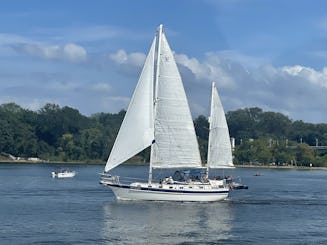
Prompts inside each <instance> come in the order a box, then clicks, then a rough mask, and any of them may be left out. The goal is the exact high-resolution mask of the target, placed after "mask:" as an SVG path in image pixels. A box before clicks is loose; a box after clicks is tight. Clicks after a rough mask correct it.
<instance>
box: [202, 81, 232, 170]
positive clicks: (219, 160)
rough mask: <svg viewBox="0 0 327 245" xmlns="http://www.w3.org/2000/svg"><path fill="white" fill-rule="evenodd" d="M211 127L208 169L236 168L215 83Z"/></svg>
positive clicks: (212, 97) (210, 119) (212, 96)
mask: <svg viewBox="0 0 327 245" xmlns="http://www.w3.org/2000/svg"><path fill="white" fill-rule="evenodd" d="M209 125H210V126H209V142H208V161H207V164H208V167H209V168H234V164H233V157H232V147H231V142H230V137H229V131H228V126H227V121H226V117H225V112H224V108H223V105H222V103H221V101H220V98H219V94H218V91H217V88H216V85H215V83H212V92H211V112H210V118H209Z"/></svg>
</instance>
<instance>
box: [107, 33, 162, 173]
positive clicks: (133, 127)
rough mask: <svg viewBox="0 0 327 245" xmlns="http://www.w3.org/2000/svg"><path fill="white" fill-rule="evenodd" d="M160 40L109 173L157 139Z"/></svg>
mask: <svg viewBox="0 0 327 245" xmlns="http://www.w3.org/2000/svg"><path fill="white" fill-rule="evenodd" d="M155 44H156V37H155V39H154V40H153V42H152V46H151V49H150V51H149V54H148V56H147V58H146V61H145V64H144V67H143V70H142V73H141V76H140V78H139V81H138V83H137V85H136V89H135V91H134V94H133V96H132V98H131V101H130V104H129V106H128V109H127V112H126V115H125V118H124V120H123V123H122V125H121V127H120V129H119V132H118V135H117V138H116V141H115V143H114V146H113V148H112V150H111V152H110V156H109V158H108V161H107V164H106V167H105V171H109V170H110V169H112V168H114V167H116V166H118V165H119V164H121V163H123V162H124V161H126V160H128V159H129V158H131V157H132V156H134V155H136V154H137V153H139V152H140V151H142V150H144V149H145V148H146V147H148V146H150V145H151V143H152V141H153V139H154V132H153V131H154V128H153V79H154V77H153V76H154V55H155Z"/></svg>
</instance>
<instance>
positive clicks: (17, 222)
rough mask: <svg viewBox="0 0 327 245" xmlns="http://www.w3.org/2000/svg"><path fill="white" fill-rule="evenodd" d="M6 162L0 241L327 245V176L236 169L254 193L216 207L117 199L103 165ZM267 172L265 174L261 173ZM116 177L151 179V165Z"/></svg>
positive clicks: (0, 169) (236, 194)
mask: <svg viewBox="0 0 327 245" xmlns="http://www.w3.org/2000/svg"><path fill="white" fill-rule="evenodd" d="M59 167H60V165H49V164H34V165H29V164H0V195H1V197H0V244H327V185H326V176H327V171H320V170H285V169H283V170H276V169H260V170H256V169H235V170H228V172H227V171H226V172H225V173H224V174H229V175H233V176H241V177H242V182H243V183H245V184H247V185H249V189H248V190H237V191H236V190H235V191H232V192H231V194H230V198H229V200H227V201H224V202H216V203H169V202H117V201H116V200H115V198H114V196H113V193H112V192H111V191H110V190H109V189H107V188H105V187H103V186H101V185H99V184H98V177H99V176H98V173H100V172H102V171H103V166H97V165H71V166H69V168H70V169H72V170H76V171H77V172H78V174H77V175H76V176H75V178H72V179H53V178H51V176H50V173H51V171H54V170H58V169H59ZM256 171H260V174H261V176H258V177H256V176H254V174H255V173H256ZM116 172H117V173H126V175H133V176H136V177H144V176H145V173H146V172H147V167H143V166H141V167H135V166H122V167H119V168H117V170H116Z"/></svg>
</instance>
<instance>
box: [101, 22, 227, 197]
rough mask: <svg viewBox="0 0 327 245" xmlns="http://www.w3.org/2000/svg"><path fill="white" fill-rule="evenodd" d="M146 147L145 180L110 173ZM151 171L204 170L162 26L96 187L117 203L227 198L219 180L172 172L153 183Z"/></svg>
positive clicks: (185, 99) (185, 100) (184, 97)
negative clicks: (100, 186)
mask: <svg viewBox="0 0 327 245" xmlns="http://www.w3.org/2000/svg"><path fill="white" fill-rule="evenodd" d="M147 147H151V153H150V163H149V172H148V180H147V181H129V180H130V179H124V178H123V177H121V176H116V175H113V174H111V173H110V170H112V169H113V168H115V167H117V166H118V165H120V164H122V163H123V162H125V161H126V160H128V159H130V158H131V157H133V156H134V155H136V154H138V153H139V152H141V151H142V150H144V149H145V148H147ZM154 169H180V170H185V169H188V170H189V169H203V167H202V163H201V158H200V152H199V147H198V142H197V138H196V135H195V129H194V124H193V120H192V117H191V113H190V109H189V106H188V102H187V98H186V94H185V91H184V87H183V83H182V79H181V76H180V74H179V71H178V68H177V65H176V62H175V59H174V55H173V52H172V50H171V48H170V46H169V44H168V41H167V39H166V36H165V34H164V32H163V26H162V25H160V26H159V27H158V30H157V32H156V35H155V37H154V39H153V42H152V45H151V48H150V51H149V53H148V55H147V58H146V60H145V64H144V67H143V70H142V72H141V75H140V77H139V80H138V83H137V85H136V88H135V90H134V93H133V96H132V98H131V101H130V104H129V106H128V109H127V111H126V114H125V117H124V120H123V122H122V125H121V127H120V130H119V132H118V135H117V137H116V140H115V143H114V145H113V148H112V150H111V152H110V155H109V158H108V161H107V163H106V166H105V169H104V173H103V174H102V175H101V177H100V184H103V185H105V186H107V187H109V188H110V189H111V190H112V191H113V193H114V194H115V196H116V198H117V199H118V200H149V201H194V202H197V201H200V202H211V201H219V200H223V199H226V198H227V197H228V193H229V188H228V186H227V185H226V183H225V181H224V180H214V179H212V180H211V179H208V178H206V175H200V176H196V177H194V176H192V175H191V174H190V172H187V171H181V172H178V171H177V172H176V173H178V174H174V177H172V176H170V177H167V178H164V179H161V180H159V181H158V180H155V179H154V178H153V177H152V175H153V170H154ZM176 176H178V177H176Z"/></svg>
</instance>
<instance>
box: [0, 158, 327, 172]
mask: <svg viewBox="0 0 327 245" xmlns="http://www.w3.org/2000/svg"><path fill="white" fill-rule="evenodd" d="M6 163H7V164H63V165H64V164H72V165H73V164H80V165H105V164H106V163H105V162H100V161H96V160H95V161H84V162H83V161H68V162H60V161H31V160H11V159H0V164H6ZM123 165H129V166H146V165H148V164H144V163H140V162H133V163H124V164H123ZM235 168H259V169H260V168H261V169H302V170H327V167H306V166H270V165H250V164H242V165H235Z"/></svg>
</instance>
